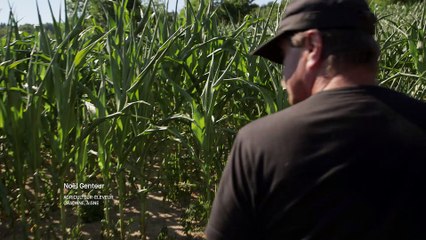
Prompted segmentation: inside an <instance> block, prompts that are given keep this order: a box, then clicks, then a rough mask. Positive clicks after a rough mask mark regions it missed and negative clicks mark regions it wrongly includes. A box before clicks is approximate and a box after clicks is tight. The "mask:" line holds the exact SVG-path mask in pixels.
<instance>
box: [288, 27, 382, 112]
mask: <svg viewBox="0 0 426 240" xmlns="http://www.w3.org/2000/svg"><path fill="white" fill-rule="evenodd" d="M305 34H306V37H305V39H304V41H303V44H302V46H301V47H293V46H291V44H290V41H289V40H283V41H282V43H281V50H282V51H284V53H285V58H284V59H283V76H282V77H283V78H282V80H281V84H282V85H283V87H284V88H286V89H287V92H288V101H289V103H290V104H292V105H294V104H296V103H298V102H301V101H303V100H305V99H307V98H309V97H310V96H312V95H314V94H315V93H318V92H321V91H325V90H332V89H337V88H344V87H351V86H359V85H376V84H377V83H376V71H374V70H372V69H370V68H366V67H365V66H351V67H350V68H347V69H343V70H341V71H340V72H338V73H334V74H332V75H331V74H330V72H328V71H327V70H326V69H327V67H328V66H327V64H328V63H327V62H326V61H325V60H324V59H321V52H322V48H323V43H322V39H321V34H320V32H319V31H318V30H316V29H311V30H307V31H306V32H305Z"/></svg>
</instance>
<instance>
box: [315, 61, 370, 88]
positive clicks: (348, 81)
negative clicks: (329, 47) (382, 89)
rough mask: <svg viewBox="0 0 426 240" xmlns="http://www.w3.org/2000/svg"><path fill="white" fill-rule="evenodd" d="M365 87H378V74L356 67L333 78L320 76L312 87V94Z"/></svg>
mask: <svg viewBox="0 0 426 240" xmlns="http://www.w3.org/2000/svg"><path fill="white" fill-rule="evenodd" d="M363 85H377V81H376V73H375V71H370V70H368V69H365V68H361V67H354V68H353V69H351V70H347V71H345V72H343V73H338V74H335V75H334V76H332V77H327V76H324V75H319V76H318V77H317V79H316V81H315V83H314V85H313V87H312V94H315V93H318V92H322V91H326V90H332V89H338V88H345V87H355V86H363Z"/></svg>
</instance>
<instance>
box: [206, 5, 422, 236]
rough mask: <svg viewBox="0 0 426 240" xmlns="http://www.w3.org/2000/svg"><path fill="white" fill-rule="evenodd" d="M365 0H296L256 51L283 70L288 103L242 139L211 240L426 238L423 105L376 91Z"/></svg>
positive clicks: (215, 212) (226, 176) (219, 197)
mask: <svg viewBox="0 0 426 240" xmlns="http://www.w3.org/2000/svg"><path fill="white" fill-rule="evenodd" d="M375 22H376V18H375V16H374V15H373V14H372V13H371V12H370V10H369V8H368V5H367V3H366V2H365V1H364V0H296V1H294V2H292V3H290V4H289V5H288V7H287V8H286V11H285V13H284V16H283V19H282V21H281V23H280V25H279V29H278V31H277V33H276V36H275V37H274V38H273V39H272V40H270V41H268V42H267V43H265V44H263V45H262V46H260V47H259V48H258V49H257V50H255V51H254V54H255V55H260V56H262V57H265V58H267V59H270V60H271V61H274V62H277V63H281V64H283V65H284V71H283V80H282V82H283V85H285V87H286V89H287V91H288V94H289V102H290V103H291V104H292V106H291V107H289V108H287V109H285V110H283V111H281V112H278V113H276V114H272V115H270V116H267V117H265V118H262V119H259V120H256V121H254V122H253V123H251V124H249V125H247V126H245V127H244V128H243V129H242V130H240V132H239V133H238V135H237V137H236V140H235V142H234V146H233V148H232V151H231V153H230V156H229V159H228V162H227V165H226V167H225V170H224V172H223V175H222V179H221V182H220V185H219V190H218V192H217V194H216V198H215V201H214V204H213V209H212V212H211V216H210V219H209V223H208V226H207V229H206V234H207V238H208V239H210V240H213V239H233V240H236V239H245V240H247V239H283V240H291V239H304V240H308V239H310V240H312V239H318V240H333V239H340V240H349V239H354V240H355V239H356V240H361V239H363V240H364V239H371V240H377V239H398V240H403V239H426V197H425V195H426V194H425V193H424V191H425V190H426V136H425V135H426V104H425V103H423V102H420V101H417V100H414V99H412V98H409V97H407V96H405V95H403V94H400V93H397V92H394V91H392V90H389V89H385V88H382V87H378V86H376V84H377V83H376V80H375V77H376V72H377V59H378V55H379V49H378V46H377V43H376V42H375V40H374V38H373V35H374V29H375V26H374V25H375Z"/></svg>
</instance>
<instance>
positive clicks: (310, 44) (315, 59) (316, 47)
mask: <svg viewBox="0 0 426 240" xmlns="http://www.w3.org/2000/svg"><path fill="white" fill-rule="evenodd" d="M304 44H305V46H304V47H305V50H307V59H306V67H307V68H308V69H309V70H314V69H316V68H318V67H319V66H320V65H321V53H322V46H323V45H322V38H321V33H320V32H319V31H318V30H317V29H311V30H308V31H306V37H305V42H304Z"/></svg>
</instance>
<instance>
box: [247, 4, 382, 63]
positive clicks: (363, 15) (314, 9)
mask: <svg viewBox="0 0 426 240" xmlns="http://www.w3.org/2000/svg"><path fill="white" fill-rule="evenodd" d="M376 21H377V18H376V17H375V16H374V14H373V13H372V12H371V11H370V8H369V7H368V4H367V2H366V1H365V0H293V1H292V2H291V3H289V4H288V6H287V8H286V9H285V12H284V15H283V17H282V19H281V21H280V23H279V26H278V30H277V32H276V34H275V36H274V37H273V38H272V39H270V40H269V41H267V42H265V43H263V44H262V45H260V46H259V47H258V48H256V49H255V50H254V51H253V52H251V54H252V55H257V56H261V57H264V58H267V59H269V60H271V61H272V62H275V63H279V64H281V63H282V60H283V59H284V53H283V52H282V50H280V46H279V43H280V41H281V39H282V38H283V37H285V36H286V35H288V34H291V33H295V32H300V31H304V30H308V29H319V30H326V29H336V30H337V29H344V30H351V29H353V30H354V31H360V32H363V33H367V34H371V35H374V30H375V23H376Z"/></svg>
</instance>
